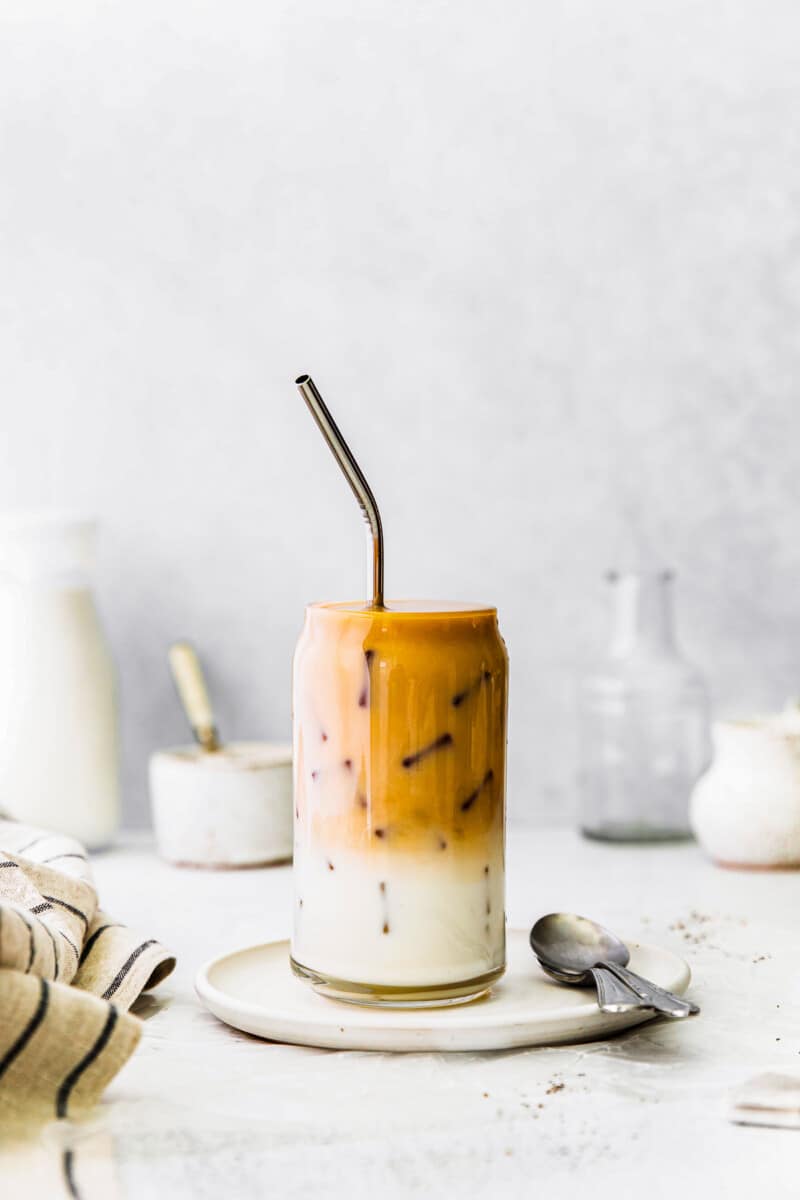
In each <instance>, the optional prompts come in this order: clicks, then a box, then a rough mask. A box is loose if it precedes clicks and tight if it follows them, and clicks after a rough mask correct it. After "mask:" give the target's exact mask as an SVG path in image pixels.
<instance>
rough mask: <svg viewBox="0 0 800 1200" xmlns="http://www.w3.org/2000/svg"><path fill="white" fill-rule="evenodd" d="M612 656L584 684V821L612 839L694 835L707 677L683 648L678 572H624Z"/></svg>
mask: <svg viewBox="0 0 800 1200" xmlns="http://www.w3.org/2000/svg"><path fill="white" fill-rule="evenodd" d="M607 578H608V580H609V582H610V584H611V586H612V588H613V595H614V621H613V636H612V640H611V645H610V647H609V651H608V655H607V657H606V659H605V662H604V663H602V664H601V665H600V667H599V669H597V670H595V671H594V672H592V673H591V674H589V675H587V676H586V677H585V678H584V679H583V681H582V682H581V685H580V693H579V706H578V707H579V734H580V747H579V757H580V764H581V767H580V825H581V829H582V832H583V833H584V834H586V835H587V836H588V837H594V838H602V839H604V840H607V841H649V840H652V841H656V840H668V839H674V838H683V837H688V836H689V797H690V795H691V791H692V787H693V786H694V784H695V782H696V780H697V779H698V778H699V776H700V775H701V774H702V773H703V771H704V770H705V769H706V767H707V766H708V764H709V761H710V734H709V704H708V695H707V691H706V687H705V684H704V682H703V679H702V676H701V675H700V674H699V672H698V671H696V670H695V668H694V667H692V666H691V665H690V664H689V663H687V662H686V661H685V660H684V659H683V658H682V657H681V654H680V652H679V650H678V648H677V646H676V644H675V636H674V629H673V616H672V579H673V574H672V572H671V571H649V572H648V571H641V572H630V573H625V574H618V573H616V572H612V573H610V574H609V575H608V577H607Z"/></svg>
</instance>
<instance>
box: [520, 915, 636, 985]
mask: <svg viewBox="0 0 800 1200" xmlns="http://www.w3.org/2000/svg"><path fill="white" fill-rule="evenodd" d="M530 941H531V949H532V950H533V952H534V954H535V955H536V956H537V958H540V959H543V960H544V961H545V962H546V963H548V965H551V966H553V967H555V968H556V969H557V970H558V971H563V972H566V973H573V974H576V975H585V974H586V973H587V972H588V971H591V969H592V967H594V966H596V965H597V963H599V962H607V963H615V964H616V965H617V966H619V967H627V965H628V962H629V961H630V954H629V952H628V947H627V946H626V945H625V943H624V942H623V941H622V939H621V938H618V937H617V936H616V934H614V933H611V931H610V930H609V929H605V928H604V927H603V926H602V925H598V924H597V922H596V921H590V920H589V918H588V917H579V916H577V915H576V914H574V913H549V914H548V915H547V916H546V917H540V918H539V920H538V921H537V922H536V924H535V925H534V927H533V929H532V930H531V935H530Z"/></svg>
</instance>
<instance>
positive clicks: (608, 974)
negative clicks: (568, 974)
mask: <svg viewBox="0 0 800 1200" xmlns="http://www.w3.org/2000/svg"><path fill="white" fill-rule="evenodd" d="M590 974H591V976H592V978H593V979H594V982H595V986H596V988H597V1005H598V1008H599V1009H600V1010H601V1011H602V1012H608V1013H624V1012H633V1011H634V1010H635V1009H637V1008H647V1007H650V1006H649V1005H646V1004H645V1003H644V1001H643V1000H641V999H640V998H639V996H638V995H637V994H635V993H634V992H633V991H632V990H631V989H630V988H629V987H628V985H627V984H626V983H623V982H622V981H621V980H619V979H618V978H617V977H616V975H614V973H613V972H612V971H608V970H606V968H605V967H594V969H593V970H592V971H591V972H590Z"/></svg>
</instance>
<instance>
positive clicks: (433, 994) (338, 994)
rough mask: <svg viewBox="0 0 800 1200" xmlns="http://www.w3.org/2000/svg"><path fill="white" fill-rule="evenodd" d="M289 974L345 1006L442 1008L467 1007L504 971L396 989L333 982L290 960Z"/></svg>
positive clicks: (345, 981) (388, 986)
mask: <svg viewBox="0 0 800 1200" xmlns="http://www.w3.org/2000/svg"><path fill="white" fill-rule="evenodd" d="M289 962H290V963H291V966H292V970H293V971H294V973H295V975H297V977H298V978H299V979H303V980H305V982H306V983H310V984H311V986H312V987H313V989H314V991H315V992H318V993H319V994H320V996H329V997H330V998H331V999H332V1000H343V1001H344V1002H345V1004H362V1005H366V1006H367V1007H371V1008H444V1007H446V1006H447V1005H449V1004H466V1003H467V1002H468V1001H470V1000H477V999H478V997H479V996H484V995H485V994H486V993H487V992H488V991H489V989H490V988H491V986H492V984H493V983H496V982H497V980H498V979H499V978H500V976H501V975H502V974H503V972H504V971H505V969H506V968H505V963H504V964H503V966H502V967H495V968H494V970H493V971H487V973H486V974H485V975H478V976H476V977H475V978H474V979H465V980H462V981H459V982H457V983H445V984H433V985H431V986H425V987H395V986H391V985H389V984H383V983H351V982H350V981H349V980H346V979H334V978H332V977H331V976H327V975H321V974H320V973H319V971H312V969H311V968H310V967H304V966H303V964H302V963H299V962H297V961H296V960H295V959H294V958H292V957H291V955H290V956H289Z"/></svg>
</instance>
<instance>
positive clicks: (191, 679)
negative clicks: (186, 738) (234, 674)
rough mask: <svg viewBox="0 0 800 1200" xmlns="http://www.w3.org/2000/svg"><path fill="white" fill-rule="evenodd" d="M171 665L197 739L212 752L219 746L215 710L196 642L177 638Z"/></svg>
mask: <svg viewBox="0 0 800 1200" xmlns="http://www.w3.org/2000/svg"><path fill="white" fill-rule="evenodd" d="M169 666H170V670H171V671H172V678H173V679H174V680H175V686H176V688H177V689H178V695H179V696H180V698H181V704H182V705H183V710H184V712H185V713H186V716H187V718H188V721H189V724H190V725H191V727H192V733H193V734H194V736H195V739H196V741H197V742H199V744H200V745H201V746H202V747H203V749H204V750H207V751H209V752H213V751H215V750H219V748H220V740H219V734H218V733H217V728H216V725H215V723H214V713H213V710H212V708H211V701H210V700H209V698H208V689H207V687H206V681H205V677H204V675H203V668H202V667H201V666H200V659H199V658H198V657H197V651H196V650H195V648H194V646H192V645H191V643H189V642H175V643H174V644H173V645H172V646H170V648H169Z"/></svg>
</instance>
